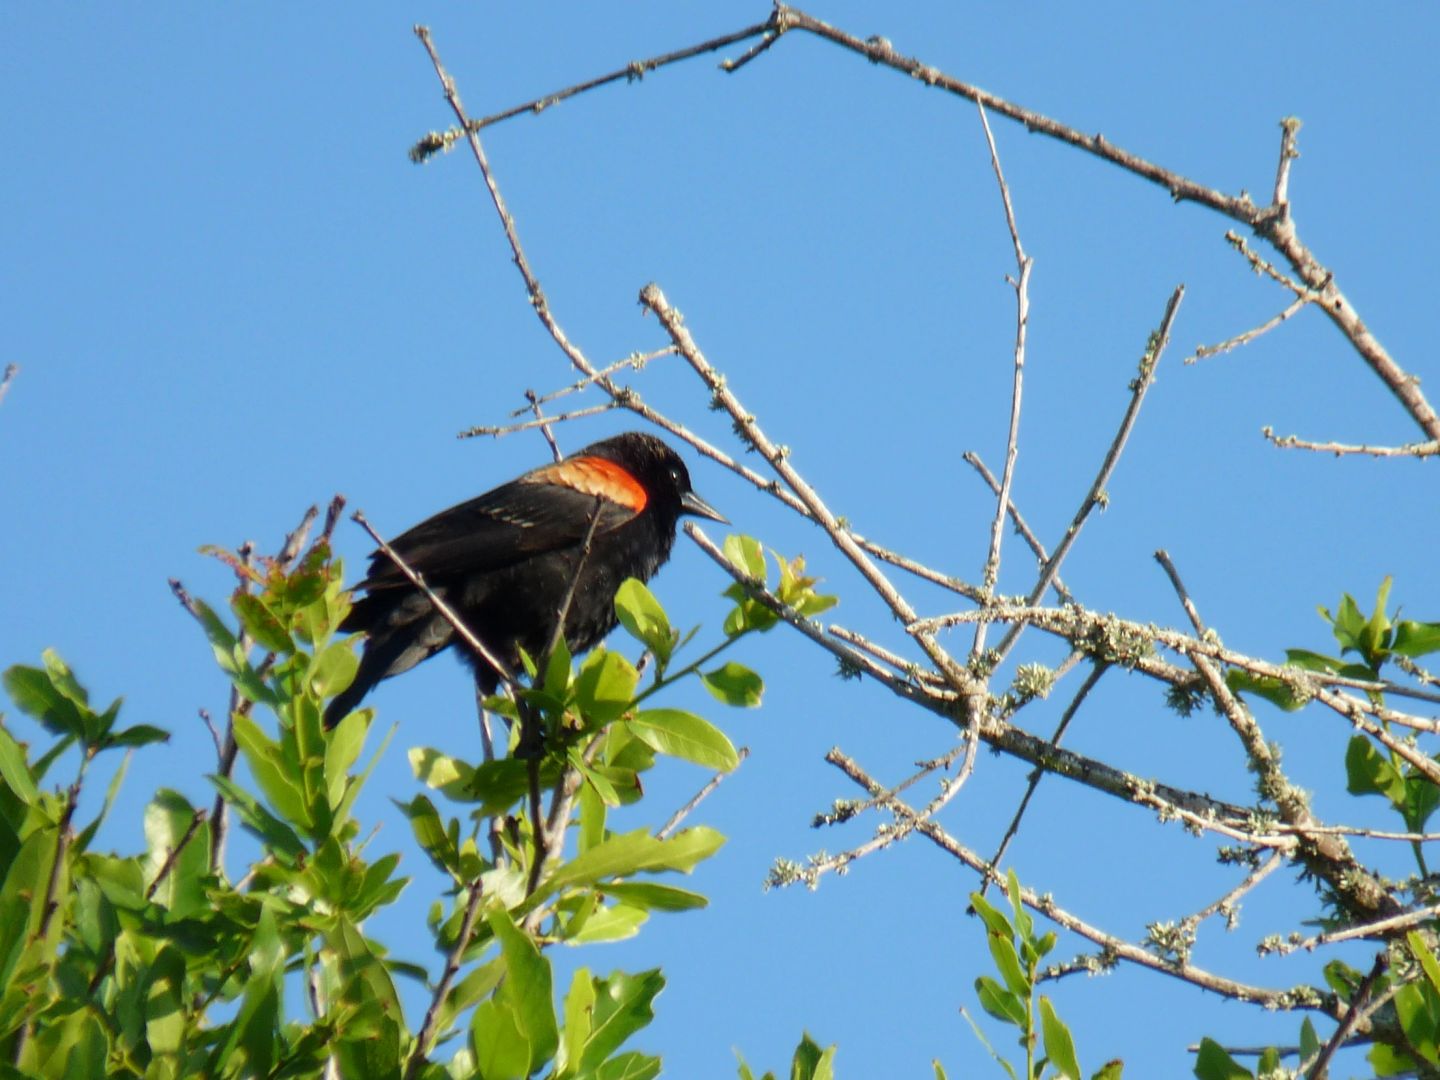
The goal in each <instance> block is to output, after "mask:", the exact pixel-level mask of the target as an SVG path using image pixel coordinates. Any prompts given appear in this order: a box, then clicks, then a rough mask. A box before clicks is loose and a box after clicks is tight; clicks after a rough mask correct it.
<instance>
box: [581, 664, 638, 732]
mask: <svg viewBox="0 0 1440 1080" xmlns="http://www.w3.org/2000/svg"><path fill="white" fill-rule="evenodd" d="M639 681H640V674H639V672H637V671H636V670H635V665H634V664H632V663H630V661H629V660H627V659H626V658H625V657H623V656H621V655H620V654H619V653H618V652H611V651H610V650H608V649H597V650H595V651H594V652H592V653H591V654H590V655H589V656H588V657H586V658H585V662H584V663H583V664H582V665H581V666H580V674H579V676H578V677H577V678H576V679H575V703H576V705H577V706H578V707H579V709H580V712H581V715H583V716H584V717H585V718H586V719H587V720H591V721H593V722H594V723H596V724H608V723H610V722H611V721H613V720H617V719H619V717H621V716H622V715H624V713H625V710H626V709H628V708H629V707H630V703H631V702H632V701H633V700H634V699H635V685H636V684H637V683H638V682H639Z"/></svg>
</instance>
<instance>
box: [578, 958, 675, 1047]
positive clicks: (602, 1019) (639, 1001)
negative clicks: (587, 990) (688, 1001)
mask: <svg viewBox="0 0 1440 1080" xmlns="http://www.w3.org/2000/svg"><path fill="white" fill-rule="evenodd" d="M664 987H665V977H664V976H663V975H661V974H660V972H659V971H658V970H654V971H642V972H640V973H639V974H638V975H627V974H626V973H625V972H623V971H616V972H613V973H611V975H610V976H609V977H608V978H606V979H603V980H601V979H597V980H595V1011H594V1013H593V1014H592V1017H591V1021H590V1029H591V1033H590V1038H589V1040H588V1041H587V1042H586V1044H585V1051H584V1054H583V1055H582V1056H581V1060H580V1069H581V1071H582V1072H583V1071H584V1070H586V1069H594V1068H596V1067H597V1066H598V1065H599V1064H600V1063H601V1062H603V1061H604V1060H605V1059H606V1058H608V1057H609V1056H610V1055H611V1054H613V1053H614V1052H615V1051H616V1050H618V1049H619V1048H620V1045H621V1044H622V1043H623V1042H624V1041H625V1040H626V1039H628V1038H629V1037H630V1036H631V1035H633V1034H635V1032H637V1031H639V1030H640V1029H641V1028H643V1027H644V1026H645V1025H646V1024H648V1023H650V1021H651V1020H653V1019H654V1018H655V1012H654V1010H653V1008H652V1007H651V1006H652V1005H653V1003H654V1001H655V996H656V995H657V994H659V993H660V991H661V990H662V989H664Z"/></svg>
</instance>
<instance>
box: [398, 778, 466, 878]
mask: <svg viewBox="0 0 1440 1080" xmlns="http://www.w3.org/2000/svg"><path fill="white" fill-rule="evenodd" d="M392 801H393V802H394V803H395V805H396V806H398V807H399V808H400V811H401V812H402V813H403V814H404V815H405V816H406V817H407V818H409V819H410V828H411V830H412V831H413V832H414V833H415V840H416V841H417V842H418V843H419V844H420V847H421V849H422V850H424V852H425V854H426V855H428V856H430V861H431V862H433V863H434V864H435V865H436V866H437V867H438V868H439V869H440V871H441V873H445V874H449V875H450V876H451V877H453V878H454V879H455V880H456V881H461V880H462V878H461V876H460V851H459V849H458V848H457V847H456V846H455V842H454V841H453V840H452V839H451V837H450V834H449V833H448V832H446V830H445V824H444V822H442V821H441V820H440V812H439V811H438V810H436V809H435V804H434V803H432V802H431V801H430V800H429V799H427V798H426V797H425V796H424V795H416V796H415V798H413V799H411V800H410V801H409V802H408V803H402V802H400V801H399V800H398V799H396V800H392Z"/></svg>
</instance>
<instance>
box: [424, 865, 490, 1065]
mask: <svg viewBox="0 0 1440 1080" xmlns="http://www.w3.org/2000/svg"><path fill="white" fill-rule="evenodd" d="M466 892H467V894H468V896H467V898H466V901H465V917H464V918H463V919H462V920H461V922H460V933H459V934H458V935H456V938H455V947H454V948H453V949H451V950H450V955H449V956H447V957H446V958H445V970H444V971H443V972H442V973H441V975H440V982H439V983H437V984H436V986H435V993H434V994H433V995H431V998H430V1007H429V1008H428V1009H426V1010H425V1020H424V1022H423V1023H422V1024H421V1025H420V1032H419V1034H417V1035H416V1036H415V1049H414V1050H413V1051H411V1053H410V1060H409V1061H407V1062H406V1063H405V1080H414V1078H415V1077H416V1076H418V1075H419V1073H420V1070H421V1068H423V1067H424V1065H425V1061H426V1058H425V1055H426V1054H427V1053H429V1051H430V1041H431V1040H432V1039H433V1038H434V1037H435V1034H436V1032H435V1024H436V1022H437V1020H438V1018H439V1015H440V1006H441V1005H442V1004H443V1003H444V1001H445V995H446V994H448V993H449V992H450V984H451V983H452V982H454V981H455V974H456V972H458V971H459V970H460V964H461V962H462V961H463V960H464V957H465V950H466V949H468V948H469V947H470V937H471V935H472V934H474V932H475V917H476V915H477V914H478V912H479V911H480V894H481V884H480V879H479V878H476V879H475V880H474V881H472V882H470V884H469V885H468V886H467V887H466Z"/></svg>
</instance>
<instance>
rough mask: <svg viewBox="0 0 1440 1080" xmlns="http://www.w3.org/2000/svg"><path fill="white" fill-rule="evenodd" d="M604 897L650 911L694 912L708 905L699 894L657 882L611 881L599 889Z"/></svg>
mask: <svg viewBox="0 0 1440 1080" xmlns="http://www.w3.org/2000/svg"><path fill="white" fill-rule="evenodd" d="M601 892H603V893H604V895H606V896H610V897H614V898H615V899H616V900H623V901H624V902H625V903H626V904H628V905H630V906H631V907H637V908H645V909H647V910H650V911H694V910H696V909H697V908H703V907H705V906H706V905H708V904H709V903H710V901H709V900H708V899H706V898H705V897H704V896H702V895H701V894H700V893H697V892H691V891H690V890H689V889H677V888H676V887H675V886H673V885H662V884H660V883H659V882H658V881H613V882H610V883H609V884H607V885H605V886H603V887H602V888H601Z"/></svg>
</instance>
